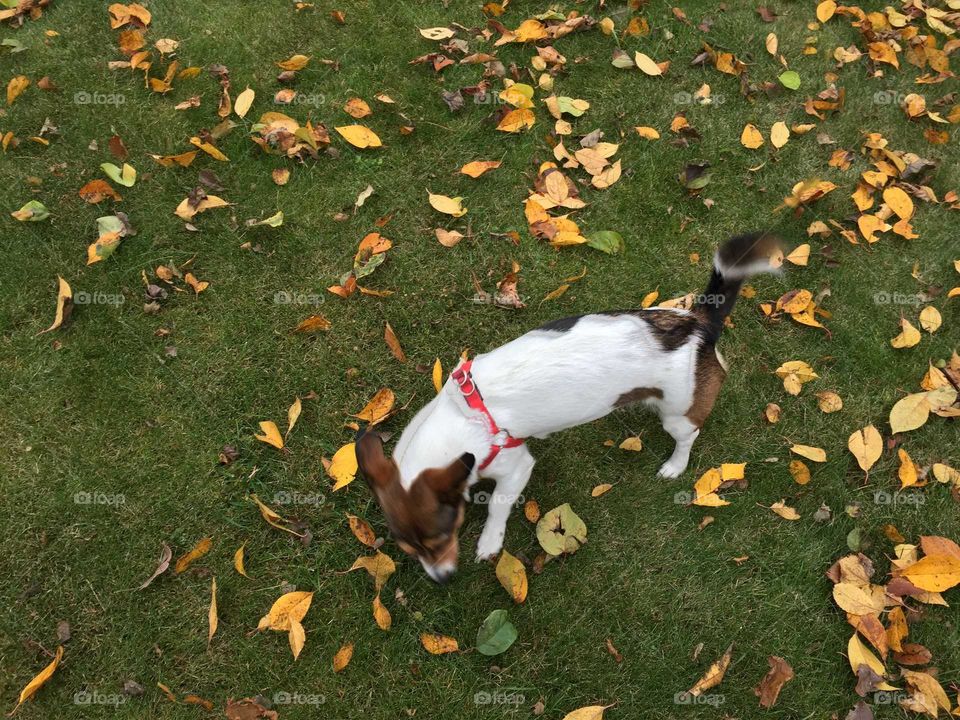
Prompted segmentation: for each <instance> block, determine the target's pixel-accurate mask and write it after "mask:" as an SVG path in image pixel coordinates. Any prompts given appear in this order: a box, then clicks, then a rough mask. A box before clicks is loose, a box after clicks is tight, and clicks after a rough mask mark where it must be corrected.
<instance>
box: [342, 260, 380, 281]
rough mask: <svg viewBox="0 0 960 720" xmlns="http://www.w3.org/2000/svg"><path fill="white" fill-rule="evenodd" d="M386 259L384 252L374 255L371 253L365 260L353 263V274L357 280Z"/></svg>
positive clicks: (368, 273)
mask: <svg viewBox="0 0 960 720" xmlns="http://www.w3.org/2000/svg"><path fill="white" fill-rule="evenodd" d="M386 259H387V254H386V253H377V254H376V255H371V256H370V258H369V259H368V260H367V261H366V262H364V263H354V264H353V274H354V275H356V277H357V280H361V279H363V278H365V277H367V275H370V274H371V273H372V272H373V271H374V270H376V269H377V268H378V267H380V266H381V265H383V261H384V260H386ZM341 284H343V283H341Z"/></svg>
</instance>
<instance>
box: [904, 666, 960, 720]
mask: <svg viewBox="0 0 960 720" xmlns="http://www.w3.org/2000/svg"><path fill="white" fill-rule="evenodd" d="M903 678H904V679H905V680H906V681H907V683H908V684H909V685H910V686H912V687H913V688H915V689H916V691H917V693H916V694H915V695H913V696H912V697H911V698H910V700H915V699H917V700H919V701H920V703H921V705H922V707H923V710H924V712H926V713H927V714H928V715H933V716H934V717H938V716H939V714H940V711H941V710H946V711H947V715H956V714H957V713H956V712H954V713H951V712H950V698H949V697H947V693H946V692H945V691H944V689H943V686H941V685H940V683H939V682H937V680H936V678H934V677H933V676H932V675H930V674H929V673H927V672H916V671H913V670H907V669H906V668H903ZM911 709H913V710H915V711H918V710H917V708H916V707H915V706H913V707H911Z"/></svg>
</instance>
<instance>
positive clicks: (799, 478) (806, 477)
mask: <svg viewBox="0 0 960 720" xmlns="http://www.w3.org/2000/svg"><path fill="white" fill-rule="evenodd" d="M790 474H791V475H792V476H793V480H794V482H795V483H797V485H806V484H807V483H808V482H810V468H808V467H807V465H806V463H804V462H803V461H802V460H791V461H790Z"/></svg>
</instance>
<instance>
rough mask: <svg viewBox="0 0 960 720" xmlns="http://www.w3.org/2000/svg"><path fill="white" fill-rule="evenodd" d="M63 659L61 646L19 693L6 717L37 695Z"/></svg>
mask: <svg viewBox="0 0 960 720" xmlns="http://www.w3.org/2000/svg"><path fill="white" fill-rule="evenodd" d="M62 659H63V645H58V646H57V653H56V655H54V656H53V660H52V661H51V662H50V664H49V665H47V666H46V667H45V668H44V669H43V670H41V671H40V672H39V673H37V674H36V675H35V676H34V677H33V679H32V680H30V682H28V683H27V684H26V685H25V686H24V688H23V690H21V691H20V696H19V697H18V698H17V706H16V707H15V708H14V709H13V710H11V711H10V712H9V713H8V715H7V717H9V716H10V715H13V714H14V713H15V712H16V711H17V708H19V707H20V706H21V705H23V703H25V702H26V701H27V700H32V699H33V696H34V695H36V694H37V691H38V690H40V688H42V687H43V686H44V684H46V682H47V680H49V679H50V678H51V677H52V676H53V673H54V672H56V670H57V667H58V666H59V665H60V661H61V660H62Z"/></svg>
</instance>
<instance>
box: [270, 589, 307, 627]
mask: <svg viewBox="0 0 960 720" xmlns="http://www.w3.org/2000/svg"><path fill="white" fill-rule="evenodd" d="M312 602H313V593H312V592H307V591H304V590H294V591H293V592H288V593H284V594H283V595H281V596H280V597H279V598H277V600H276V601H275V602H274V603H273V605H272V606H271V607H270V611H269V612H268V613H267V614H266V615H264V616H263V617H262V618H260V622H259V623H258V624H257V630H267V629H270V630H278V631H280V632H288V631H289V630H290V626H291V624H292V623H298V624H299V623H300V621H302V620H303V618H304V616H305V615H306V614H307V611H308V610H309V609H310V603H312Z"/></svg>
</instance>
